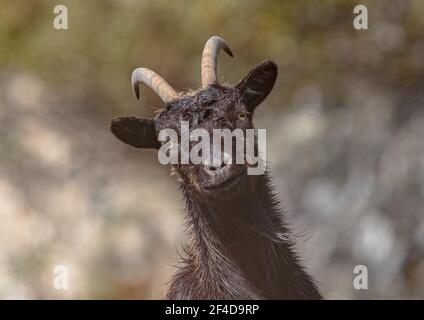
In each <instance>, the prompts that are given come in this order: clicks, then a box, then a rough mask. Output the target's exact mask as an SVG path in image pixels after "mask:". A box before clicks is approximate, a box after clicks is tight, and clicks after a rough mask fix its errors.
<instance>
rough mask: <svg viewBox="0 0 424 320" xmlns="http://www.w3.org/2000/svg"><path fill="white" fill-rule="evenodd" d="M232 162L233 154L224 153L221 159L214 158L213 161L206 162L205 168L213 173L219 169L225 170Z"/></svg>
mask: <svg viewBox="0 0 424 320" xmlns="http://www.w3.org/2000/svg"><path fill="white" fill-rule="evenodd" d="M230 164H231V156H230V155H229V154H228V153H225V152H224V153H223V154H222V157H221V160H219V159H216V158H214V159H213V160H212V162H211V163H206V164H205V169H206V170H207V171H210V172H211V173H212V172H214V171H218V170H224V169H225V168H226V167H228V166H229V165H230Z"/></svg>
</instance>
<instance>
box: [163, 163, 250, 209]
mask: <svg viewBox="0 0 424 320" xmlns="http://www.w3.org/2000/svg"><path fill="white" fill-rule="evenodd" d="M179 169H180V170H178V169H177V168H175V167H173V169H172V170H171V172H172V175H174V176H176V178H177V180H178V181H179V182H180V184H181V188H182V189H183V190H184V191H185V192H188V194H190V195H191V196H192V197H194V198H196V199H197V200H199V201H201V202H203V203H208V204H216V203H219V202H227V201H228V202H231V201H234V200H235V199H239V198H241V197H246V196H249V195H253V194H254V193H255V189H256V186H257V182H258V176H250V175H247V173H246V171H244V172H242V173H241V174H240V172H239V174H236V175H234V176H230V177H228V179H226V180H225V181H223V183H222V184H217V185H216V186H213V187H212V188H211V187H210V182H211V181H210V180H208V179H204V178H202V176H201V174H199V173H198V170H195V169H194V168H190V169H191V170H184V169H182V168H181V167H180V168H179ZM193 169H194V170H193Z"/></svg>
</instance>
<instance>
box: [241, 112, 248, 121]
mask: <svg viewBox="0 0 424 320" xmlns="http://www.w3.org/2000/svg"><path fill="white" fill-rule="evenodd" d="M248 116H249V115H248V114H247V112H245V111H240V112H239V113H238V118H239V119H240V120H246V119H247V118H248Z"/></svg>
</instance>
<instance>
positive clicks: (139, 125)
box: [110, 117, 160, 149]
mask: <svg viewBox="0 0 424 320" xmlns="http://www.w3.org/2000/svg"><path fill="white" fill-rule="evenodd" d="M110 131H112V133H113V134H114V135H115V137H117V138H118V139H119V140H121V141H122V142H124V143H126V144H129V145H130V146H133V147H136V148H155V149H159V147H160V144H159V142H158V138H157V136H156V130H155V124H154V122H153V120H151V119H143V118H137V117H122V118H115V119H113V120H112V122H111V124H110Z"/></svg>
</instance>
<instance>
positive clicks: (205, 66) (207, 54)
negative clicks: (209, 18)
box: [201, 36, 233, 88]
mask: <svg viewBox="0 0 424 320" xmlns="http://www.w3.org/2000/svg"><path fill="white" fill-rule="evenodd" d="M220 49H224V51H225V52H226V53H228V55H229V56H230V57H232V56H233V53H232V52H231V49H230V48H229V47H228V45H227V44H226V43H225V40H224V39H222V38H221V37H218V36H213V37H211V38H209V40H208V41H207V42H206V44H205V48H204V49H203V54H202V71H201V74H202V88H206V87H207V86H209V85H211V84H215V83H217V81H216V62H217V60H218V53H219V50H220Z"/></svg>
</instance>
